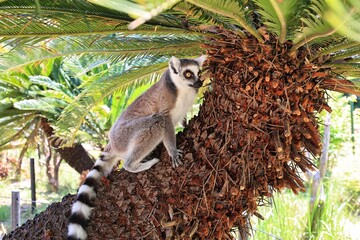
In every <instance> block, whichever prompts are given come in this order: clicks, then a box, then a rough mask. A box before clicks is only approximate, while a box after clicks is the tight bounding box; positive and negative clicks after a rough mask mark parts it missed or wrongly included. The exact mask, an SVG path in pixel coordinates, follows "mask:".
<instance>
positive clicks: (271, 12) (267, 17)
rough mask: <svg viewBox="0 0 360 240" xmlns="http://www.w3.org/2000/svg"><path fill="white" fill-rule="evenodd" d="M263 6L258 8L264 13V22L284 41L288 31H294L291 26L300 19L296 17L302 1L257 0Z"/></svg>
mask: <svg viewBox="0 0 360 240" xmlns="http://www.w3.org/2000/svg"><path fill="white" fill-rule="evenodd" d="M255 2H256V3H257V5H258V6H259V7H260V8H261V9H259V10H258V12H259V14H261V15H262V17H263V19H264V21H263V23H264V24H265V25H266V26H267V27H268V28H269V29H271V30H272V31H273V32H274V33H276V34H277V35H278V36H279V41H280V42H281V43H284V42H285V41H286V40H287V37H288V31H290V32H291V31H292V30H293V29H291V28H290V27H291V26H294V25H295V26H297V24H296V23H299V19H296V18H294V16H296V13H297V12H300V11H301V7H302V6H303V5H302V4H301V3H302V1H298V0H288V1H276V0H270V1H269V0H255Z"/></svg>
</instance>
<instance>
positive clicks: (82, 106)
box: [56, 62, 168, 145]
mask: <svg viewBox="0 0 360 240" xmlns="http://www.w3.org/2000/svg"><path fill="white" fill-rule="evenodd" d="M167 66H168V63H167V62H162V63H158V64H154V65H150V66H147V67H139V68H135V69H131V70H129V71H127V72H125V73H123V74H120V75H118V76H113V77H112V78H106V79H99V80H98V81H95V82H93V83H92V84H91V85H89V86H88V88H87V89H86V91H84V92H83V93H82V94H81V95H80V96H79V97H78V98H77V99H76V100H75V101H74V102H73V103H72V104H71V105H69V106H68V107H67V108H66V109H65V110H64V111H63V112H62V114H61V116H60V118H59V121H58V122H57V124H56V125H57V128H56V132H57V135H59V136H62V137H63V138H64V139H65V140H68V141H69V142H67V144H70V145H71V144H72V143H73V142H74V141H75V136H76V133H77V132H78V131H79V129H80V128H81V125H82V123H83V122H84V120H85V119H86V117H87V115H88V113H89V112H90V111H91V109H92V108H93V107H94V106H95V105H96V104H98V103H99V102H101V101H102V100H103V98H104V97H107V96H109V95H111V94H113V93H114V92H116V91H120V92H121V91H124V90H125V89H126V88H127V87H129V86H130V85H131V86H137V85H141V84H144V83H147V82H149V81H150V82H154V81H156V80H157V79H158V78H159V76H160V74H161V73H162V72H163V71H164V70H165V69H166V68H167Z"/></svg>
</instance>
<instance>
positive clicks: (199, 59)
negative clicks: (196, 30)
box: [195, 55, 207, 67]
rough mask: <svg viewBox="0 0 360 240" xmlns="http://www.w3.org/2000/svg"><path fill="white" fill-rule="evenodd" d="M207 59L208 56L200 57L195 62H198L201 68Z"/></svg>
mask: <svg viewBox="0 0 360 240" xmlns="http://www.w3.org/2000/svg"><path fill="white" fill-rule="evenodd" d="M206 59H207V55H201V56H200V57H198V58H196V59H195V61H197V62H198V64H199V66H200V67H201V66H202V65H203V64H204V62H205V60H206Z"/></svg>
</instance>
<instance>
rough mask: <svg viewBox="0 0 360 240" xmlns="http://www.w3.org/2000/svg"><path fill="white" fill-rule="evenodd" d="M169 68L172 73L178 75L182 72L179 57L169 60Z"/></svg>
mask: <svg viewBox="0 0 360 240" xmlns="http://www.w3.org/2000/svg"><path fill="white" fill-rule="evenodd" d="M169 67H170V69H171V71H173V72H174V73H175V74H178V73H179V71H180V60H179V59H178V58H177V57H174V56H172V57H171V58H170V60H169Z"/></svg>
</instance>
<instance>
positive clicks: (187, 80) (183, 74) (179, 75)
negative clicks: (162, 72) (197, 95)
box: [169, 57, 205, 90]
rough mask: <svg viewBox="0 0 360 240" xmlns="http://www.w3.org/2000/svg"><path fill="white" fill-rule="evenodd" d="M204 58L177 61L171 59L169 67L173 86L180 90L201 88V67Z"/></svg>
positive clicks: (173, 58)
mask: <svg viewBox="0 0 360 240" xmlns="http://www.w3.org/2000/svg"><path fill="white" fill-rule="evenodd" d="M204 60H205V57H201V59H200V60H199V58H198V59H177V58H175V57H172V58H171V60H170V62H169V65H170V71H172V73H173V74H172V76H174V78H175V79H173V80H174V81H175V85H176V86H177V87H180V88H185V87H191V88H194V89H196V90H197V89H199V88H200V87H201V86H202V81H201V79H200V78H201V66H202V64H203V62H204Z"/></svg>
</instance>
